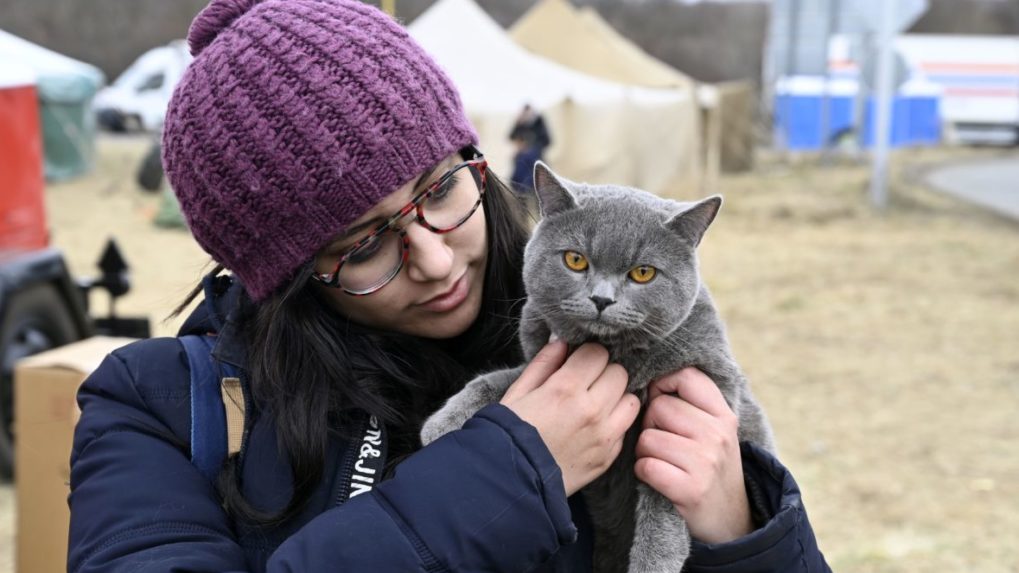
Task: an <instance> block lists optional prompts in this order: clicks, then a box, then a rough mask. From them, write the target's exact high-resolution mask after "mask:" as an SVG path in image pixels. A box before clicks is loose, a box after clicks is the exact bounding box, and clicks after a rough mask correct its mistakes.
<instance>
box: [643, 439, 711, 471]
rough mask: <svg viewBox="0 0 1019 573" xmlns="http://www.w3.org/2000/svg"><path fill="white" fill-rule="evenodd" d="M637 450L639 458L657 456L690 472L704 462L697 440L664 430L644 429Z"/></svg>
mask: <svg viewBox="0 0 1019 573" xmlns="http://www.w3.org/2000/svg"><path fill="white" fill-rule="evenodd" d="M635 451H636V454H637V457H638V458H657V459H659V460H662V461H664V462H668V463H669V464H671V465H674V466H676V467H677V468H679V469H681V470H683V471H686V472H690V473H694V471H695V470H696V468H697V467H698V466H699V465H701V464H702V463H703V460H701V459H700V457H699V456H700V454H699V452H700V449H699V448H698V445H697V442H695V441H694V440H691V439H690V438H687V437H685V436H677V435H676V434H673V433H670V432H666V431H663V430H644V431H642V432H641V433H640V437H639V438H638V439H637V446H636V448H635Z"/></svg>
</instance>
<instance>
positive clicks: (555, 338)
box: [548, 332, 559, 344]
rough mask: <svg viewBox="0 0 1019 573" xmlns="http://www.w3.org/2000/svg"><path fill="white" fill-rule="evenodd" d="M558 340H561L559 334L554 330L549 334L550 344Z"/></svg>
mask: <svg viewBox="0 0 1019 573" xmlns="http://www.w3.org/2000/svg"><path fill="white" fill-rule="evenodd" d="M557 340H559V335H558V334H556V333H554V332H553V333H552V334H550V335H548V343H549V344H552V343H553V342H555V341H557Z"/></svg>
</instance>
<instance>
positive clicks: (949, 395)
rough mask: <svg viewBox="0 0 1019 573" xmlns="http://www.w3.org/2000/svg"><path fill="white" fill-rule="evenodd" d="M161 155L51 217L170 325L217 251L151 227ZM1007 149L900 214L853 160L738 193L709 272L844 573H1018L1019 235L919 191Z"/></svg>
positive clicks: (83, 263)
mask: <svg viewBox="0 0 1019 573" xmlns="http://www.w3.org/2000/svg"><path fill="white" fill-rule="evenodd" d="M144 145H145V142H144V141H143V140H137V139H116V140H112V139H104V140H103V141H102V143H101V146H100V153H101V155H100V158H99V168H98V169H97V170H96V172H95V173H94V174H93V175H90V176H89V177H85V178H82V179H79V180H78V181H75V182H71V183H67V184H62V185H53V186H50V188H49V189H48V191H47V205H48V208H49V217H50V221H51V227H52V229H53V242H54V244H55V245H56V246H58V247H61V248H63V249H65V251H66V252H67V254H68V258H69V260H70V263H71V266H72V270H73V272H75V273H76V274H91V273H93V272H94V271H93V268H94V262H95V259H96V258H97V256H98V254H99V251H100V248H101V246H102V243H103V242H104V241H105V238H106V237H107V236H108V235H111V234H113V235H116V237H117V238H118V241H120V244H121V247H122V248H123V251H124V253H125V255H126V257H127V259H128V260H129V262H130V263H131V264H132V265H133V268H134V269H135V272H134V282H135V289H134V291H133V292H132V293H131V294H130V295H128V296H127V297H125V298H124V300H123V301H122V302H121V303H119V304H118V307H117V308H118V311H119V312H121V313H123V314H140V313H143V314H148V315H151V316H152V317H153V318H156V319H161V318H162V317H164V316H165V315H166V314H167V313H168V312H169V310H170V309H171V308H172V307H173V306H174V305H175V304H176V303H177V302H178V301H179V300H180V299H181V298H182V297H183V295H184V293H185V292H186V291H187V290H188V289H189V287H190V286H191V285H193V284H194V283H195V281H196V280H197V279H198V278H199V277H200V275H201V273H202V269H203V266H204V264H205V263H206V262H207V257H206V256H205V255H204V254H203V253H202V252H201V251H200V249H198V247H197V246H195V244H194V243H193V242H192V241H191V239H190V238H189V236H188V235H187V234H186V233H185V232H180V231H168V230H160V229H156V228H155V227H153V226H152V224H151V223H150V219H151V217H152V215H153V214H154V212H155V210H156V208H157V203H158V199H157V198H156V197H153V196H150V195H145V194H143V193H141V192H140V191H138V190H137V188H136V187H135V185H134V183H133V173H134V169H135V167H136V165H137V161H138V158H139V157H140V156H141V154H142V153H143V152H144ZM995 153H997V152H991V151H966V150H925V151H910V152H908V153H904V154H901V155H898V156H897V157H896V158H895V161H894V167H895V169H894V171H895V173H894V179H895V184H894V187H893V189H892V200H891V204H890V206H889V208H888V209H886V210H884V211H883V212H877V211H875V210H873V209H872V208H870V206H869V205H868V202H867V196H866V184H867V169H866V166H859V165H856V164H840V165H831V166H824V167H822V166H819V165H818V164H817V162H816V161H806V160H800V161H778V160H776V159H774V158H764V159H762V161H761V165H760V167H759V169H758V170H757V171H756V172H754V173H750V174H745V175H739V176H731V177H725V178H723V180H722V182H721V191H722V193H723V194H724V196H725V201H726V202H725V205H724V207H723V209H722V212H721V215H720V216H719V218H718V220H717V221H716V223H715V224H714V226H713V227H712V229H711V230H710V231H709V232H708V235H707V237H706V238H705V241H704V243H703V246H702V268H703V272H704V275H705V278H706V281H707V283H708V285H709V286H710V287H711V289H712V291H713V293H714V295H715V300H716V302H717V303H718V304H719V306H720V307H721V310H722V314H723V316H724V318H725V319H726V320H727V322H728V324H729V330H730V336H731V338H732V342H733V345H734V347H735V351H736V356H737V357H738V358H739V359H740V361H741V363H742V364H743V366H744V368H745V370H746V371H747V372H748V374H749V376H750V378H751V380H752V381H753V385H754V388H755V392H756V393H757V395H758V397H759V398H760V399H761V401H762V402H763V403H764V404H765V406H766V408H767V409H768V411H769V413H770V416H771V418H772V421H773V423H774V425H775V430H776V435H777V438H778V441H779V447H780V452H781V455H782V458H783V460H784V461H785V462H786V463H787V465H789V467H790V468H791V469H792V470H793V473H794V475H795V476H796V477H797V479H798V481H799V483H800V486H801V488H802V489H803V492H804V498H805V502H806V507H807V509H808V512H809V514H810V516H811V519H812V521H813V523H814V526H815V529H816V533H817V536H818V539H819V543H820V545H821V547H822V549H823V550H824V552H825V554H826V555H827V556H828V559H829V562H830V563H831V565H832V566H833V568H834V569H835V570H837V571H840V572H847V573H870V572H883V573H893V572H896V573H897V572H915V573H920V572H932V573H933V572H939V573H940V572H942V571H977V572H981V573H1006V572H1007V573H1019V546H1017V545H1016V544H1015V542H1014V538H1015V536H1016V534H1017V533H1019V511H1017V510H1019V502H1017V501H1016V500H1017V499H1019V455H1016V453H1017V449H1016V447H1017V446H1016V444H1017V443H1019V416H1017V415H1016V412H1017V411H1019V224H1017V223H1014V222H1010V221H1007V220H1004V219H1002V218H999V217H996V216H994V215H991V214H988V213H985V212H983V211H980V210H978V209H976V208H973V207H970V206H967V205H965V204H962V203H960V202H958V201H956V200H954V199H950V198H947V197H944V196H941V195H938V194H936V193H933V192H931V191H928V190H927V189H926V188H924V187H923V186H922V185H921V184H920V183H919V182H920V181H921V180H922V174H923V171H924V169H926V168H928V167H929V166H931V165H936V164H943V163H945V162H949V161H958V160H965V159H967V158H971V157H985V156H987V155H988V154H995ZM1017 160H1019V158H1017ZM93 304H94V305H96V308H97V309H99V310H102V309H104V308H105V301H102V300H101V299H100V298H96V299H95V300H93ZM177 325H178V323H177V322H171V323H165V324H156V332H157V333H158V334H168V333H172V332H173V331H174V330H175V329H176V327H177ZM10 499H11V498H10V491H9V489H7V490H6V491H3V492H0V524H3V523H6V524H7V525H6V526H4V525H0V537H3V535H4V533H3V532H5V531H6V532H8V535H9V532H10V529H11V526H10V525H9V524H10V515H11V512H12V509H11V500H10ZM4 546H5V540H2V539H0V555H5V554H6V555H9V554H10V553H9V552H7V551H3V550H2V549H3V547H4ZM8 546H9V545H8ZM3 570H4V569H3V557H0V571H3Z"/></svg>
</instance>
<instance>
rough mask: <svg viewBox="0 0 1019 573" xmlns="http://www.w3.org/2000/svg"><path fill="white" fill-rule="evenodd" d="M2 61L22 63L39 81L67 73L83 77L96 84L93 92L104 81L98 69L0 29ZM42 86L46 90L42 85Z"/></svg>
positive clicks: (42, 82)
mask: <svg viewBox="0 0 1019 573" xmlns="http://www.w3.org/2000/svg"><path fill="white" fill-rule="evenodd" d="M0 62H3V65H4V66H6V65H8V63H10V64H13V65H20V66H22V67H25V68H28V69H31V70H32V71H33V72H34V73H35V75H36V79H37V80H39V83H40V84H45V82H46V81H47V80H58V79H60V78H65V77H68V76H80V77H83V78H85V79H87V80H88V81H89V82H90V83H91V84H92V85H93V91H94V90H96V89H99V86H101V85H102V84H103V81H104V76H103V72H102V71H100V70H99V68H97V67H95V66H93V65H91V64H86V63H85V62H81V61H78V60H75V59H74V58H69V57H67V56H65V55H63V54H60V53H57V52H54V51H53V50H49V49H47V48H44V47H42V46H39V45H36V44H33V43H32V42H29V41H28V40H25V39H23V38H19V37H18V36H15V35H14V34H9V33H7V32H4V31H3V30H0ZM40 89H43V87H42V86H40Z"/></svg>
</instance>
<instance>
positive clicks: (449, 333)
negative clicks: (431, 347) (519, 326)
mask: <svg viewBox="0 0 1019 573" xmlns="http://www.w3.org/2000/svg"><path fill="white" fill-rule="evenodd" d="M460 161H462V159H461V157H460V156H459V155H458V154H455V155H451V156H450V157H447V158H446V159H445V160H444V161H442V162H441V163H440V164H439V165H437V166H435V168H434V169H432V170H430V171H428V172H426V173H424V174H423V175H422V176H420V177H418V178H417V179H415V180H413V181H411V182H409V183H407V184H406V185H404V186H403V187H401V188H399V189H397V190H396V191H394V192H393V193H391V194H390V195H389V196H388V197H386V198H385V199H383V200H382V201H381V202H379V203H378V204H377V205H375V206H374V207H373V208H372V209H371V210H369V211H368V212H367V213H365V214H364V215H362V216H361V217H359V218H358V219H356V220H355V221H354V222H353V223H351V224H350V225H349V226H348V231H347V232H346V233H344V234H343V235H341V236H339V237H337V238H336V239H335V240H333V241H332V243H330V244H329V245H328V246H327V247H326V248H325V249H323V250H322V251H321V253H320V254H319V255H318V256H317V257H316V261H315V270H316V272H319V273H328V272H331V271H332V270H333V268H334V267H335V265H336V261H337V260H338V259H339V258H340V257H341V256H342V255H343V254H344V253H345V252H347V251H348V250H349V249H350V247H351V246H352V245H353V244H354V243H356V242H357V241H358V240H359V239H361V238H363V237H364V236H366V235H367V234H368V233H370V232H371V230H372V229H373V228H375V227H376V226H378V225H380V224H382V223H383V222H385V220H386V219H387V218H389V217H390V216H392V215H393V214H395V213H397V212H399V210H400V209H401V208H402V207H403V206H404V205H406V204H407V203H409V202H410V200H411V199H412V198H413V197H414V196H415V195H416V194H417V193H420V192H421V191H422V190H424V189H425V188H427V187H428V185H430V184H431V183H434V182H436V181H438V180H439V178H440V177H442V176H443V174H445V173H446V172H447V171H448V170H449V169H451V168H452V167H454V166H455V165H457V163H459V162H460ZM460 175H461V174H459V173H458V177H459V176H460ZM462 175H464V176H467V175H468V174H467V173H466V172H464V173H462ZM414 217H415V215H414V214H413V213H411V214H409V215H407V217H405V218H404V219H403V220H402V221H400V223H399V225H401V226H402V227H403V228H404V230H405V231H406V233H407V239H408V241H409V243H410V245H409V248H408V251H409V252H408V258H407V261H406V262H405V263H404V264H403V268H401V269H400V272H399V274H397V275H396V276H395V277H393V279H392V281H390V282H389V283H388V284H386V285H385V286H384V287H382V288H381V289H379V290H377V291H375V292H373V293H371V294H368V295H364V296H352V295H350V294H347V293H346V292H344V291H343V290H342V289H339V288H331V287H327V286H324V285H321V284H320V285H318V288H320V289H321V292H322V293H323V294H324V295H325V296H326V297H327V300H328V301H329V303H330V304H331V305H332V306H333V307H334V308H335V309H337V310H338V311H339V312H341V313H343V314H344V315H345V316H347V317H348V318H349V319H351V320H353V321H354V322H357V323H360V324H363V325H365V326H370V327H374V328H379V329H382V330H388V331H392V332H400V333H403V334H410V335H414V336H421V337H425V338H452V337H454V336H457V335H459V334H462V333H463V332H464V331H466V330H467V328H468V327H470V325H471V324H472V323H473V322H474V320H475V319H476V318H477V317H478V313H479V311H480V309H481V293H482V290H483V289H484V286H485V285H484V277H485V264H486V262H487V259H488V241H487V236H486V226H485V215H484V206H481V207H479V208H478V209H477V211H475V212H474V214H473V215H471V217H470V218H469V219H468V220H467V221H466V222H464V223H463V225H461V226H460V227H458V228H456V229H454V230H453V231H450V232H448V233H444V234H439V233H434V232H432V231H430V230H428V229H427V228H425V227H423V226H421V224H420V223H418V222H417V220H416V219H415V218H414ZM426 217H427V215H426Z"/></svg>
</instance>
